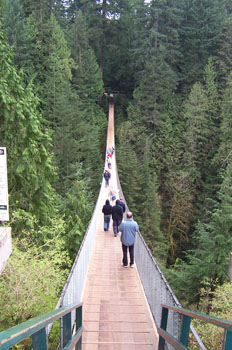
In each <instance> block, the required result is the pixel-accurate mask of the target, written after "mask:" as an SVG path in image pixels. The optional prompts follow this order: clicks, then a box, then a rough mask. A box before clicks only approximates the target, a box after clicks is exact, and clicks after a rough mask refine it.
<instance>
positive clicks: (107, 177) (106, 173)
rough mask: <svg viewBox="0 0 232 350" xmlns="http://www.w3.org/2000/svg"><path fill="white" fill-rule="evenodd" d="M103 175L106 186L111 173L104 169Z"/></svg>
mask: <svg viewBox="0 0 232 350" xmlns="http://www.w3.org/2000/svg"><path fill="white" fill-rule="evenodd" d="M103 176H104V179H105V187H108V186H109V181H110V176H111V174H110V172H109V171H108V170H105V172H104V175H103Z"/></svg>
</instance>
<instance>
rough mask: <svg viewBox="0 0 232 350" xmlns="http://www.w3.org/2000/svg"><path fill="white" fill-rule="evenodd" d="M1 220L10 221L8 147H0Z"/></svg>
mask: <svg viewBox="0 0 232 350" xmlns="http://www.w3.org/2000/svg"><path fill="white" fill-rule="evenodd" d="M0 221H9V203H8V183H7V163H6V147H0Z"/></svg>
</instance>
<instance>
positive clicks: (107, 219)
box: [102, 199, 112, 231]
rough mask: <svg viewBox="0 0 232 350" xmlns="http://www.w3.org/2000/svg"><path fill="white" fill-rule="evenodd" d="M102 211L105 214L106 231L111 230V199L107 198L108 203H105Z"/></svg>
mask: <svg viewBox="0 0 232 350" xmlns="http://www.w3.org/2000/svg"><path fill="white" fill-rule="evenodd" d="M102 212H103V214H104V231H109V227H110V218H111V214H112V205H110V201H109V199H107V200H106V204H105V205H103V208H102Z"/></svg>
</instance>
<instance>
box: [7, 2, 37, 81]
mask: <svg viewBox="0 0 232 350" xmlns="http://www.w3.org/2000/svg"><path fill="white" fill-rule="evenodd" d="M3 26H4V27H5V30H6V32H7V36H8V42H9V44H10V45H11V46H12V47H13V49H14V56H13V63H14V64H15V65H16V66H17V67H18V69H21V68H23V70H24V73H25V74H26V75H27V78H28V80H30V78H31V76H32V75H33V74H34V71H33V62H32V55H33V51H32V50H33V33H32V28H30V26H29V24H28V23H27V21H26V20H25V18H24V13H23V7H22V5H21V3H20V1H19V0H15V1H14V0H6V3H5V10H4V15H3Z"/></svg>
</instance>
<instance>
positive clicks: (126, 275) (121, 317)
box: [82, 106, 158, 350]
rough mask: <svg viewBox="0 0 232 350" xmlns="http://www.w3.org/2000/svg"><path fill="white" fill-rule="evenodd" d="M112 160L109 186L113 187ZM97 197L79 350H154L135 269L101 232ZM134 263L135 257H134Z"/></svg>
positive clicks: (110, 139) (118, 246)
mask: <svg viewBox="0 0 232 350" xmlns="http://www.w3.org/2000/svg"><path fill="white" fill-rule="evenodd" d="M113 113H114V110H113V106H110V110H109V126H108V142H107V144H108V146H110V147H111V146H114V127H113V123H114V120H113V119H114V116H113ZM114 167H115V159H114V157H113V159H112V171H111V174H112V175H111V180H110V185H114V186H115V185H116V174H115V173H114ZM109 190H110V188H109V187H108V188H104V189H103V190H102V193H101V199H100V200H101V206H100V210H99V216H98V223H97V231H96V235H95V240H94V246H93V251H92V255H91V259H90V263H89V268H88V274H87V279H86V285H85V289H84V294H83V298H82V299H83V326H84V332H83V338H82V348H83V350H113V349H114V350H148V349H149V350H151V349H152V350H156V349H157V348H158V346H157V343H158V335H157V331H156V329H155V325H154V322H153V320H152V317H151V314H150V310H149V307H148V304H147V301H146V298H145V295H144V292H143V288H142V285H141V282H140V279H139V275H138V272H137V269H136V267H135V268H124V267H122V266H121V263H122V248H121V242H120V237H119V236H118V237H114V235H113V229H112V220H111V224H110V231H109V232H105V231H104V230H103V214H102V212H101V209H102V206H103V205H104V204H105V200H106V199H107V198H109V197H108V193H109ZM135 261H136V256H135Z"/></svg>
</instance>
